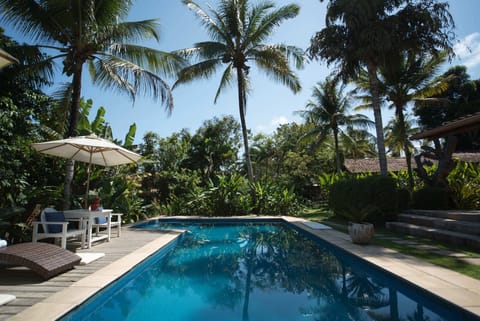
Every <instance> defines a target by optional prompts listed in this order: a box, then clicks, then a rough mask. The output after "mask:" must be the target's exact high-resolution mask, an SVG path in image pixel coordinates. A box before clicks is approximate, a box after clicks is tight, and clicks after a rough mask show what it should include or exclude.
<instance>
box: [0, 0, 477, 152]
mask: <svg viewBox="0 0 480 321" xmlns="http://www.w3.org/2000/svg"><path fill="white" fill-rule="evenodd" d="M274 2H275V3H276V4H277V6H281V5H286V4H289V3H297V4H298V5H300V8H301V9H300V13H299V15H298V16H297V17H295V18H294V19H290V20H287V21H285V22H284V23H283V24H282V25H281V26H279V27H278V28H277V29H276V30H275V31H274V33H273V34H272V37H271V38H270V39H268V40H266V41H265V43H269V44H277V43H284V44H288V45H295V46H298V47H300V48H302V49H306V48H307V47H308V46H309V42H310V38H311V37H312V36H313V35H314V34H315V32H317V31H319V30H321V29H322V28H323V27H324V26H325V23H324V21H325V12H326V2H327V1H324V2H320V1H319V0H296V1H295V0H293V1H292V0H274ZM448 2H449V3H450V13H451V14H452V16H453V18H454V20H455V24H456V29H455V30H454V31H455V33H456V35H457V40H456V42H455V52H456V54H457V57H456V58H455V60H454V61H452V62H451V63H450V64H446V65H445V66H444V70H446V69H448V68H449V67H450V66H454V65H465V66H466V67H467V72H468V73H469V74H470V76H471V79H479V78H480V23H479V22H478V20H477V19H478V18H477V17H478V12H480V1H478V0H450V1H448ZM197 3H198V4H199V5H200V6H201V7H202V8H205V9H206V8H207V4H208V3H210V4H212V5H214V3H215V0H211V1H204V0H197ZM152 18H156V19H158V21H159V23H160V42H158V43H157V42H149V43H145V44H144V45H147V46H150V47H152V48H156V49H159V50H163V51H172V50H177V49H182V48H189V47H192V46H193V44H194V43H195V42H200V41H205V40H209V38H208V35H207V34H206V33H205V32H204V30H203V29H202V26H201V25H200V21H199V20H198V18H197V17H196V16H195V14H194V12H193V11H191V10H189V9H188V8H187V7H186V6H185V5H184V4H182V2H181V1H180V0H136V1H134V4H133V6H132V10H131V11H130V15H129V16H128V18H127V20H129V21H135V20H143V19H152ZM5 29H6V34H7V35H8V36H11V37H13V38H14V39H15V40H17V41H20V42H23V41H25V42H27V43H28V42H29V40H28V39H20V38H19V37H18V34H16V33H15V32H13V31H12V30H11V29H9V28H5ZM60 66H61V64H58V70H57V72H58V74H60V72H61V69H60ZM332 70H333V67H328V66H327V65H326V63H324V62H321V61H312V62H310V63H308V64H307V65H305V67H304V69H303V70H298V71H297V74H298V76H299V78H300V81H301V85H302V90H301V92H300V93H297V94H293V93H292V92H291V91H290V90H289V89H288V88H287V87H285V86H283V85H281V84H279V83H276V82H275V81H273V80H271V79H270V78H268V77H267V76H266V75H264V74H262V73H258V72H257V71H256V69H255V67H254V66H252V68H251V72H250V76H251V83H252V88H253V91H252V92H251V93H250V95H249V96H248V102H247V113H246V122H247V127H248V128H249V129H251V130H252V132H253V133H255V134H257V133H260V132H263V133H266V134H271V133H272V132H273V131H274V130H275V129H276V128H277V127H278V126H279V125H281V124H285V123H289V122H302V119H301V118H300V117H299V116H298V114H296V111H299V110H302V109H304V108H305V105H306V103H307V101H308V100H309V99H310V98H311V93H312V88H313V87H314V86H315V85H316V83H317V82H319V81H324V80H325V78H326V77H327V76H328V75H329V74H330V73H331V72H332ZM444 70H442V72H443V71H444ZM222 72H223V70H219V72H218V75H217V76H215V77H212V78H211V79H209V80H198V81H194V82H191V83H189V84H185V85H182V86H179V87H176V88H175V90H174V91H173V96H174V110H173V112H172V113H171V115H168V113H166V112H165V108H164V106H162V105H161V103H160V102H156V101H154V100H153V99H152V98H149V97H138V98H137V99H136V101H135V103H134V104H133V103H132V101H131V100H130V99H129V98H128V96H126V95H122V94H120V93H113V92H110V91H105V90H101V89H99V88H97V87H94V86H93V85H92V84H91V82H90V79H89V75H88V72H84V78H83V88H82V96H83V97H84V98H85V99H92V100H93V105H94V110H93V111H92V113H91V114H92V115H95V113H96V109H97V108H98V107H100V106H103V107H105V109H106V111H107V112H106V115H105V118H106V120H107V121H108V122H109V123H110V125H111V127H112V130H113V136H114V137H115V138H117V139H120V140H122V139H123V138H124V137H125V134H126V133H127V131H128V128H129V127H130V125H131V124H133V123H135V124H136V126H137V134H136V139H135V142H136V143H141V142H142V141H143V136H144V134H145V133H147V132H149V131H153V132H155V133H157V134H159V135H160V136H161V137H168V136H170V135H171V134H173V133H174V132H179V131H180V130H182V129H184V128H186V129H188V130H189V131H190V133H192V134H193V133H194V132H195V131H196V130H197V128H199V127H200V126H201V125H202V123H203V122H204V121H206V120H209V119H212V118H213V117H221V116H223V115H233V116H234V117H235V118H236V119H237V120H239V112H238V101H237V91H236V87H235V86H232V87H231V88H227V89H226V90H225V91H224V92H223V94H222V95H221V96H220V98H219V99H218V101H217V103H216V104H214V102H213V100H214V96H215V93H216V91H217V88H218V84H219V76H220V74H221V73H222ZM165 80H166V81H167V83H168V84H169V85H172V84H173V83H174V79H168V78H167V79H165ZM59 81H61V80H60V79H59ZM366 114H367V115H368V116H369V117H370V118H371V119H373V116H372V114H370V113H366ZM391 117H393V114H392V112H390V111H387V110H383V119H384V121H383V123H384V125H385V124H386V123H387V122H388V120H389V119H390V118H391Z"/></svg>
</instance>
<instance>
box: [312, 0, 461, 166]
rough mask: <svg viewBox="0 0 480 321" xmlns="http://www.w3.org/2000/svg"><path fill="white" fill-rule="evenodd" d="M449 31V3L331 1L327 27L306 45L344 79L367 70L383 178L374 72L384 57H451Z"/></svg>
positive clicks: (376, 85) (451, 36)
mask: <svg viewBox="0 0 480 321" xmlns="http://www.w3.org/2000/svg"><path fill="white" fill-rule="evenodd" d="M453 26H454V23H453V19H452V17H451V15H450V14H449V12H448V3H442V2H438V1H436V0H430V1H424V0H413V1H411V0H357V1H349V0H330V1H329V6H328V9H327V17H326V27H325V28H324V29H322V30H321V31H319V32H317V33H316V34H315V36H314V37H313V38H312V39H311V42H310V47H309V54H310V56H311V57H313V58H322V59H325V60H326V61H327V63H328V64H332V63H335V64H336V65H337V68H338V71H339V73H340V74H341V75H342V76H343V77H344V78H345V79H349V78H354V77H355V76H356V75H357V74H358V72H359V70H360V69H361V68H362V67H365V68H366V70H367V72H368V79H369V82H370V91H371V96H372V107H373V112H374V117H375V129H376V135H377V149H378V157H379V164H380V171H381V173H382V174H383V175H386V174H387V159H386V153H385V142H384V135H383V124H382V115H381V110H380V107H381V99H380V92H379V80H378V78H377V70H378V68H379V66H381V65H383V63H384V62H385V58H386V53H389V52H395V51H403V50H410V51H414V52H426V53H438V52H439V51H442V50H447V51H448V52H449V53H451V52H452V41H453V39H454V34H453V33H452V32H451V31H450V28H453Z"/></svg>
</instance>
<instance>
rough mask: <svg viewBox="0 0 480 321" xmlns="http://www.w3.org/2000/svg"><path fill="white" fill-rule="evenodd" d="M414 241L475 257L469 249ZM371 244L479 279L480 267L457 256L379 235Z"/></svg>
mask: <svg viewBox="0 0 480 321" xmlns="http://www.w3.org/2000/svg"><path fill="white" fill-rule="evenodd" d="M405 239H406V238H405ZM415 241H416V242H417V243H419V244H425V245H432V246H435V247H436V248H438V249H441V250H446V251H454V252H458V253H462V254H465V255H466V256H470V257H475V255H474V254H473V252H470V251H461V250H458V249H455V250H453V249H450V248H449V247H447V246H444V245H438V244H432V242H425V243H422V242H419V241H418V240H416V239H415ZM373 244H375V245H379V246H383V247H386V248H389V249H393V250H396V251H398V252H400V253H402V254H405V255H410V256H413V257H415V258H417V259H420V260H423V261H426V262H429V263H432V264H434V265H438V266H441V267H444V268H446V269H449V270H452V271H455V272H458V273H461V274H464V275H467V276H469V277H472V278H475V279H477V280H480V267H479V266H477V265H474V264H470V263H468V262H465V261H462V260H461V259H459V258H456V257H451V256H446V255H442V254H438V253H433V252H431V251H429V250H424V249H421V248H418V247H415V246H408V245H402V244H397V243H395V242H392V241H391V240H387V239H383V238H379V237H375V238H374V241H373ZM477 257H478V254H477Z"/></svg>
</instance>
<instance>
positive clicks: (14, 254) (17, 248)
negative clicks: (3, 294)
mask: <svg viewBox="0 0 480 321" xmlns="http://www.w3.org/2000/svg"><path fill="white" fill-rule="evenodd" d="M80 261H81V257H79V256H78V255H76V254H75V253H72V252H70V251H68V250H65V249H62V248H60V247H59V246H57V245H54V244H48V243H19V244H14V245H9V246H6V247H3V248H0V264H1V265H6V266H25V267H27V268H29V269H30V270H32V271H34V272H35V273H37V274H39V275H40V276H41V277H42V278H44V279H49V278H51V277H52V276H55V275H57V274H60V273H63V272H65V271H67V270H70V269H72V268H73V267H74V266H75V265H77V264H79V263H80Z"/></svg>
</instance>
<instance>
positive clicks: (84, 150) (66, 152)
mask: <svg viewBox="0 0 480 321" xmlns="http://www.w3.org/2000/svg"><path fill="white" fill-rule="evenodd" d="M32 147H33V148H35V149H36V150H37V151H39V152H40V153H44V154H48V155H54V156H58V157H62V158H66V159H71V160H75V161H80V162H84V163H88V168H87V190H86V197H85V201H87V199H88V192H89V189H90V166H91V164H95V165H102V166H114V165H121V164H129V163H134V162H137V161H138V160H139V159H140V158H141V157H142V156H141V155H139V154H137V153H134V152H132V151H129V150H128V149H125V148H123V147H120V146H118V145H116V144H114V143H112V142H111V141H108V140H106V139H103V138H100V137H98V136H96V135H89V136H78V137H71V138H66V139H61V140H52V141H48V142H42V143H35V144H32ZM85 204H86V205H85V206H86V207H88V204H87V202H85Z"/></svg>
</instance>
